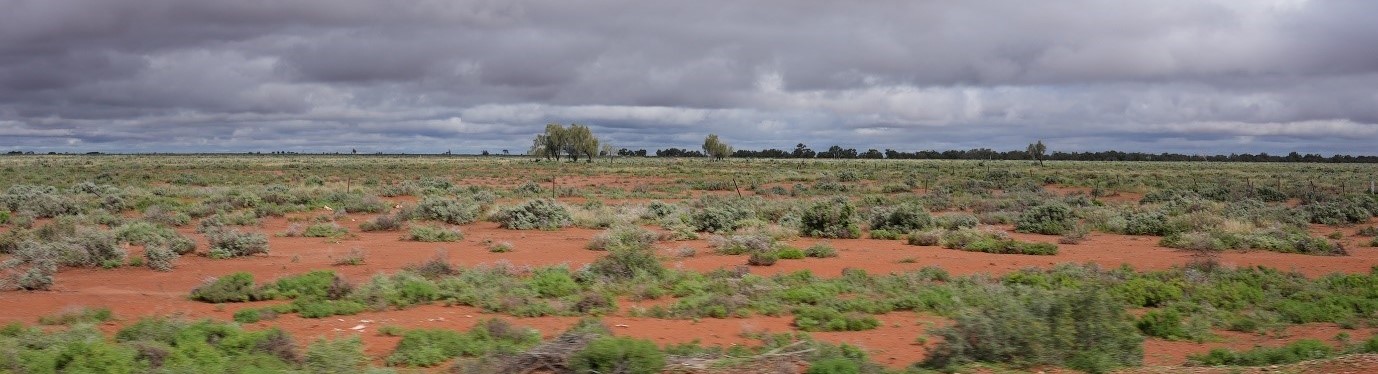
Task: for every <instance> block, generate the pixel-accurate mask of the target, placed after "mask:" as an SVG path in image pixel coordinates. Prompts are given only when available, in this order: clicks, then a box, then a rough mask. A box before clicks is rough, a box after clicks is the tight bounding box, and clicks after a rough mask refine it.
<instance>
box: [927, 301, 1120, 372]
mask: <svg viewBox="0 0 1378 374" xmlns="http://www.w3.org/2000/svg"><path fill="white" fill-rule="evenodd" d="M988 297H990V299H988V300H986V301H985V302H986V303H988V304H987V305H985V306H983V307H981V308H979V309H969V310H966V311H963V312H961V313H959V314H957V315H956V318H955V319H956V323H955V324H954V325H953V326H951V327H947V328H942V329H940V330H939V335H940V336H942V338H943V342H942V343H940V344H939V345H938V346H936V347H934V348H933V350H932V351H931V352H930V353H929V357H928V359H927V360H925V361H924V363H923V365H924V366H927V367H932V368H948V367H953V366H955V365H963V364H967V363H974V362H988V363H1005V364H1010V365H1014V366H1016V367H1030V366H1037V365H1057V366H1066V367H1070V368H1073V369H1078V370H1083V371H1089V372H1106V371H1109V370H1111V369H1114V368H1116V367H1123V366H1138V365H1139V364H1141V363H1142V362H1143V336H1141V335H1139V330H1138V329H1137V328H1135V327H1134V324H1133V323H1132V322H1131V318H1130V317H1129V316H1128V315H1127V313H1125V311H1124V309H1123V307H1122V306H1120V305H1119V303H1118V302H1117V301H1115V300H1114V299H1113V298H1111V297H1110V296H1109V295H1108V294H1107V293H1104V292H1100V291H1098V290H1097V289H1095V288H1090V289H1086V290H1082V291H1060V292H1037V291H1033V290H1027V291H1024V292H1019V291H1015V292H999V293H995V294H991V295H989V296H988Z"/></svg>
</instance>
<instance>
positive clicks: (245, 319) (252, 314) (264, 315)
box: [233, 308, 278, 323]
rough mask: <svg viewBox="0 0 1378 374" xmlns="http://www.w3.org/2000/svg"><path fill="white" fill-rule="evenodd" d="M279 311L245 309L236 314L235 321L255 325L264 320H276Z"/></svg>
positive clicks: (271, 309)
mask: <svg viewBox="0 0 1378 374" xmlns="http://www.w3.org/2000/svg"><path fill="white" fill-rule="evenodd" d="M277 317H278V313H277V311H275V310H273V308H245V309H240V310H238V311H236V312H234V317H233V318H234V321H235V322H239V323H254V322H258V321H262V320H269V319H276V318H277Z"/></svg>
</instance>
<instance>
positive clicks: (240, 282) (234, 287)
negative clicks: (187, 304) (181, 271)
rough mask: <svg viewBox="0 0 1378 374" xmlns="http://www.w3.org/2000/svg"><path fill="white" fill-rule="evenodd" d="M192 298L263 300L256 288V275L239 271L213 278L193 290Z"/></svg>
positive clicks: (209, 301)
mask: <svg viewBox="0 0 1378 374" xmlns="http://www.w3.org/2000/svg"><path fill="white" fill-rule="evenodd" d="M191 299H192V300H197V301H204V302H208V303H237V302H245V301H255V300H262V299H263V296H262V295H261V294H260V293H259V292H258V291H257V290H256V289H255V288H254V275H253V274H249V273H245V272H239V273H233V274H229V275H225V276H222V277H219V278H212V279H209V280H207V281H206V283H203V284H201V286H198V287H196V288H195V289H193V290H191Z"/></svg>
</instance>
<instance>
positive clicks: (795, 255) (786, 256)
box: [775, 248, 806, 260]
mask: <svg viewBox="0 0 1378 374" xmlns="http://www.w3.org/2000/svg"><path fill="white" fill-rule="evenodd" d="M775 257H777V258H779V259H781V260H798V259H801V258H804V257H806V256H805V255H804V251H802V250H800V249H799V248H781V249H780V250H778V251H775Z"/></svg>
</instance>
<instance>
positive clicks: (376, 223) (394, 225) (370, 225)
mask: <svg viewBox="0 0 1378 374" xmlns="http://www.w3.org/2000/svg"><path fill="white" fill-rule="evenodd" d="M404 222H406V219H405V217H402V215H400V214H398V215H392V214H381V215H378V216H377V217H373V219H371V220H367V221H364V223H361V224H359V231H364V232H369V231H397V230H401V229H402V223H404Z"/></svg>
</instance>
